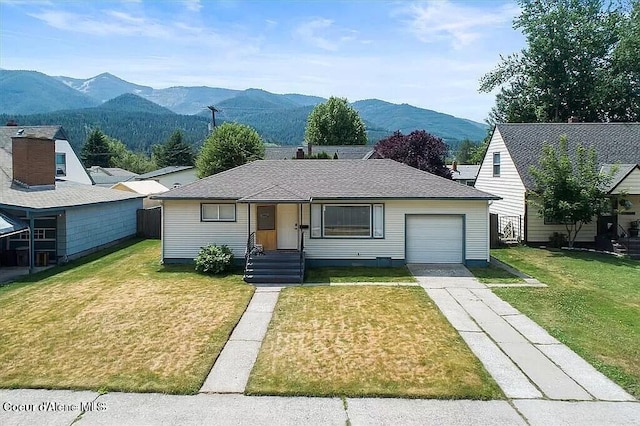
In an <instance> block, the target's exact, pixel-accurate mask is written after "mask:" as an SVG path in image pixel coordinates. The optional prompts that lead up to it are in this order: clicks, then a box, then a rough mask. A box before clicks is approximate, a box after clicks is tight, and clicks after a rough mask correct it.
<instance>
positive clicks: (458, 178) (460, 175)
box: [447, 161, 480, 186]
mask: <svg viewBox="0 0 640 426" xmlns="http://www.w3.org/2000/svg"><path fill="white" fill-rule="evenodd" d="M447 167H448V168H449V170H451V179H453V180H454V181H455V182H458V183H460V184H462V185H468V186H474V185H475V184H476V178H477V177H478V171H480V165H479V164H458V163H457V162H455V161H454V162H453V164H451V165H448V166H447Z"/></svg>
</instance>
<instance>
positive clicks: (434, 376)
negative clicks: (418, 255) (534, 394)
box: [247, 286, 503, 399]
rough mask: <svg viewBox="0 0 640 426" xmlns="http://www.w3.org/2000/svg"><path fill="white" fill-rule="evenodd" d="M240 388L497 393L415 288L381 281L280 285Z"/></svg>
mask: <svg viewBox="0 0 640 426" xmlns="http://www.w3.org/2000/svg"><path fill="white" fill-rule="evenodd" d="M247 393H249V394H255V395H308V396H352V397H362V396H369V397H374V396H378V397H408V398H447V399H449V398H455V399H496V398H503V394H502V392H501V391H500V389H499V387H498V386H497V385H496V384H495V382H494V381H493V379H492V378H491V377H490V375H489V374H488V373H487V372H486V371H485V370H484V368H483V366H482V364H481V363H480V361H479V360H478V359H477V358H476V357H475V356H474V355H473V354H472V353H471V351H470V350H469V348H468V347H467V346H466V345H465V343H464V341H463V340H462V339H461V337H460V336H459V335H458V333H457V332H456V331H455V330H454V329H453V328H452V327H451V325H450V324H449V323H448V322H447V321H446V319H445V318H444V317H443V315H442V314H441V312H440V311H439V310H438V308H437V307H436V306H435V305H434V303H433V302H432V301H431V299H429V297H428V296H427V294H426V293H425V292H424V290H423V289H421V288H417V287H387V286H356V287H354V286H346V287H340V286H338V287H328V286H322V287H293V288H286V289H284V290H283V291H282V293H281V295H280V298H279V300H278V303H277V305H276V308H275V312H274V317H273V319H272V321H271V324H270V325H269V329H268V332H267V335H266V337H265V340H264V342H263V344H262V347H261V349H260V353H259V355H258V359H257V361H256V364H255V366H254V368H253V370H252V372H251V376H250V378H249V383H248V386H247Z"/></svg>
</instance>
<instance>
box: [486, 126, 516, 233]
mask: <svg viewBox="0 0 640 426" xmlns="http://www.w3.org/2000/svg"><path fill="white" fill-rule="evenodd" d="M496 152H499V153H500V176H493V154H494V153H496ZM475 187H476V188H477V189H479V190H481V191H485V192H488V193H490V194H493V195H497V196H499V197H502V200H495V201H493V202H492V203H491V206H490V207H489V211H490V212H491V213H496V214H498V215H500V216H522V218H523V221H522V223H524V209H525V198H524V194H525V187H524V184H523V183H522V178H521V177H520V174H519V173H518V170H517V169H516V166H515V164H514V162H513V159H512V158H511V154H510V153H509V151H507V147H506V146H505V144H504V141H503V140H502V136H501V135H500V132H499V131H498V129H496V131H495V132H494V133H493V137H492V138H491V141H490V142H489V147H488V148H487V153H486V154H485V156H484V160H483V161H482V165H481V166H480V171H479V172H478V178H477V179H476V184H475ZM523 233H524V230H523V229H521V230H520V235H523Z"/></svg>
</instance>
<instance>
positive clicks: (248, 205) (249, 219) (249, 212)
mask: <svg viewBox="0 0 640 426" xmlns="http://www.w3.org/2000/svg"><path fill="white" fill-rule="evenodd" d="M249 235H251V203H247V239H248V238H249Z"/></svg>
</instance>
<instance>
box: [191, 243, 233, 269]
mask: <svg viewBox="0 0 640 426" xmlns="http://www.w3.org/2000/svg"><path fill="white" fill-rule="evenodd" d="M194 261H195V263H196V271H198V272H205V273H207V274H220V273H222V272H225V271H228V270H229V269H231V265H233V253H232V252H231V249H230V248H229V247H227V246H226V245H222V246H217V245H215V244H209V245H208V246H206V247H202V248H201V249H200V251H199V252H198V255H197V256H196V258H195V259H194Z"/></svg>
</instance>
